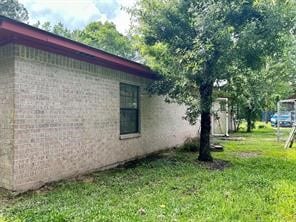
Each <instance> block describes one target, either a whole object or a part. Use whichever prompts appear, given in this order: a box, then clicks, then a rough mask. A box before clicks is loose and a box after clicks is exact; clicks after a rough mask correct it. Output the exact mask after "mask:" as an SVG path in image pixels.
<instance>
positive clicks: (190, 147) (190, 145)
mask: <svg viewBox="0 0 296 222" xmlns="http://www.w3.org/2000/svg"><path fill="white" fill-rule="evenodd" d="M181 150H182V151H184V152H198V151H199V139H198V138H188V139H186V141H185V142H184V144H183V146H182V147H181Z"/></svg>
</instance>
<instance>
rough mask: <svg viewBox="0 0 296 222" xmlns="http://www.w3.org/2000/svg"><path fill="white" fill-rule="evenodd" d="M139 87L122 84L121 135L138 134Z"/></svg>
mask: <svg viewBox="0 0 296 222" xmlns="http://www.w3.org/2000/svg"><path fill="white" fill-rule="evenodd" d="M138 100H139V87H137V86H133V85H129V84H123V83H121V84H120V134H128V133H137V132H138V131H139V117H138V113H139V110H138Z"/></svg>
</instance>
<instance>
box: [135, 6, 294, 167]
mask: <svg viewBox="0 0 296 222" xmlns="http://www.w3.org/2000/svg"><path fill="white" fill-rule="evenodd" d="M287 4H289V1H285V2H283V1H276V0H274V1H259V0H257V1H255V0H254V1H253V0H245V1H239V0H237V1H228V0H194V1H185V0H172V1H166V0H140V1H139V4H138V7H137V8H136V9H134V10H133V13H134V15H135V16H136V17H137V22H138V24H139V25H138V27H137V31H138V33H139V36H141V37H142V40H143V41H142V42H143V47H142V53H143V54H144V57H145V58H146V61H147V62H148V64H149V65H150V66H152V67H153V68H154V69H155V70H157V71H158V72H159V73H160V74H161V80H160V81H158V82H156V83H155V84H154V85H152V86H151V88H150V90H151V92H152V93H158V94H160V95H166V96H167V101H174V102H179V103H183V104H185V105H187V106H188V109H187V113H186V114H187V119H188V120H190V122H191V123H195V121H196V119H197V116H198V114H200V115H201V132H200V151H199V157H198V159H199V160H202V161H211V160H212V157H211V154H210V127H211V118H210V115H211V106H212V100H213V90H214V89H213V86H214V83H215V82H217V81H219V80H228V79H230V78H231V77H233V76H235V75H236V74H237V72H235V70H236V71H237V70H238V68H237V67H245V68H244V69H245V70H252V71H254V70H256V71H257V72H258V71H260V70H261V68H262V67H264V65H265V60H266V58H267V57H268V56H269V55H273V54H275V53H278V52H280V51H281V50H282V47H283V45H284V43H285V41H283V38H281V35H282V33H285V32H286V31H287V30H289V29H290V27H291V24H293V20H292V19H291V17H289V16H287V14H286V13H285V12H286V11H285V9H286V8H287ZM252 73H253V72H248V73H246V74H252Z"/></svg>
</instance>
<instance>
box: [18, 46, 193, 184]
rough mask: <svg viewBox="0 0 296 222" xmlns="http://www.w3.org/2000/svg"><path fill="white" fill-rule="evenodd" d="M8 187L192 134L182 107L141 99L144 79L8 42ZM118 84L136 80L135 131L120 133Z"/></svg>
mask: <svg viewBox="0 0 296 222" xmlns="http://www.w3.org/2000/svg"><path fill="white" fill-rule="evenodd" d="M14 51H15V131H14V137H15V144H14V164H13V171H14V177H13V185H14V186H13V189H15V190H26V189H30V188H33V187H38V186H40V185H42V184H43V183H45V182H49V181H54V180H58V179H62V178H65V177H69V176H73V175H76V174H79V173H85V172H89V171H93V170H95V169H100V168H108V167H112V166H114V165H116V163H120V162H124V161H127V160H130V159H133V158H135V157H139V156H143V155H146V154H149V153H152V152H155V151H159V150H162V149H166V148H168V147H172V146H176V145H179V144H181V143H183V141H184V140H185V139H186V138H187V137H193V136H196V133H197V128H196V127H192V126H189V124H188V123H187V122H186V121H185V120H183V119H182V116H183V115H184V113H185V112H184V111H185V109H184V107H181V106H179V105H175V104H166V103H165V102H164V101H163V99H162V98H160V97H149V96H148V95H147V94H146V92H145V87H146V86H147V83H148V81H149V80H147V79H145V78H140V77H137V76H134V75H130V74H127V73H123V72H119V71H115V70H111V69H107V68H103V67H100V66H95V65H92V64H88V63H84V62H81V61H76V60H74V59H70V58H65V57H62V56H58V55H54V54H51V53H47V52H43V51H40V50H36V49H32V48H27V47H24V46H18V45H15V50H14ZM120 82H125V83H130V84H134V85H138V86H140V91H141V95H140V117H141V119H140V124H141V127H140V128H141V132H140V135H139V136H138V137H136V138H130V139H120V135H119V134H120V133H119V124H120V120H119V116H120V107H119V104H120V103H119V101H120V93H119V84H120Z"/></svg>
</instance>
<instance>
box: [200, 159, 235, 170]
mask: <svg viewBox="0 0 296 222" xmlns="http://www.w3.org/2000/svg"><path fill="white" fill-rule="evenodd" d="M198 163H199V164H200V165H201V166H202V167H203V168H206V169H208V170H219V171H223V170H224V169H226V168H229V167H231V163H230V161H226V160H219V159H215V160H213V162H198Z"/></svg>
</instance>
